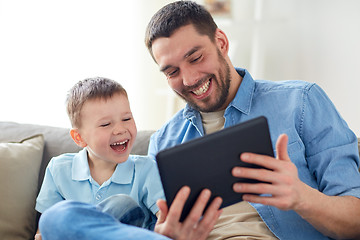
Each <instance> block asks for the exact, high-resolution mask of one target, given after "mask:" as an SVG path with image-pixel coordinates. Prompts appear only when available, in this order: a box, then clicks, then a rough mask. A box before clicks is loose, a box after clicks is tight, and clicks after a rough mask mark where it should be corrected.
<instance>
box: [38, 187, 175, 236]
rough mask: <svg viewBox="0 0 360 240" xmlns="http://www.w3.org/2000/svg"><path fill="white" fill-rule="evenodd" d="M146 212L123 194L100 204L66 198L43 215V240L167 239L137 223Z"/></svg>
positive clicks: (41, 221)
mask: <svg viewBox="0 0 360 240" xmlns="http://www.w3.org/2000/svg"><path fill="white" fill-rule="evenodd" d="M144 216H145V215H144V212H143V210H142V209H141V208H140V206H139V205H138V204H137V203H136V202H135V201H134V200H133V199H132V198H131V197H129V196H127V195H123V194H119V195H114V196H111V197H109V198H107V199H105V200H104V201H103V202H101V203H99V204H98V205H91V204H86V203H81V202H76V201H70V200H66V201H61V202H59V203H57V204H55V205H54V206H52V207H51V208H49V209H48V210H46V211H45V212H44V213H43V214H42V215H41V217H40V222H39V228H40V232H41V235H42V239H43V240H66V239H68V240H74V239H76V240H87V239H89V240H92V239H94V240H99V239H105V240H107V239H109V240H110V239H111V240H115V239H119V240H122V239H124V240H125V239H129V240H132V239H134V240H135V239H156V240H158V239H159V240H165V239H168V238H167V237H164V236H162V235H159V234H157V233H154V232H151V231H149V230H146V229H143V228H139V227H137V226H142V223H143V221H144ZM129 224H130V225H129Z"/></svg>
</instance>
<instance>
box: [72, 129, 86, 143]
mask: <svg viewBox="0 0 360 240" xmlns="http://www.w3.org/2000/svg"><path fill="white" fill-rule="evenodd" d="M70 136H71V138H72V139H73V140H74V142H75V143H76V145H78V146H79V147H86V146H87V144H86V142H84V141H83V139H82V138H81V135H80V133H79V130H78V129H77V128H72V129H71V130H70Z"/></svg>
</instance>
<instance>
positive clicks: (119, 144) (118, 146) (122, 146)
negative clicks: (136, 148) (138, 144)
mask: <svg viewBox="0 0 360 240" xmlns="http://www.w3.org/2000/svg"><path fill="white" fill-rule="evenodd" d="M128 143H129V139H126V140H125V141H122V142H116V143H112V144H110V147H111V148H112V149H113V150H115V151H117V152H122V151H124V150H125V149H126V147H127V145H128Z"/></svg>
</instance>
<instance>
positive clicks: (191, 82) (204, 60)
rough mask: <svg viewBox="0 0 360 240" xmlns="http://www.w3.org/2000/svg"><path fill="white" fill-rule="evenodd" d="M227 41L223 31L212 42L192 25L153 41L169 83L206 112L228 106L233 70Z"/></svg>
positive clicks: (156, 56)
mask: <svg viewBox="0 0 360 240" xmlns="http://www.w3.org/2000/svg"><path fill="white" fill-rule="evenodd" d="M225 40H226V37H225V36H224V35H223V33H222V32H220V31H217V32H216V36H215V42H212V41H211V40H210V38H209V37H208V36H207V35H200V34H199V33H198V32H197V31H196V30H195V28H194V26H193V25H191V24H190V25H186V26H183V27H181V28H179V29H178V30H176V31H175V32H174V33H173V34H172V35H171V36H170V37H160V38H158V39H156V40H155V41H154V42H153V44H152V52H153V54H154V59H155V61H156V62H157V64H158V65H159V67H160V71H162V72H163V73H164V74H165V75H166V77H167V80H168V84H169V86H170V87H171V88H172V89H173V90H174V91H175V92H176V93H177V94H178V95H179V96H180V97H182V98H183V99H184V100H185V101H187V102H188V103H189V104H190V105H192V106H193V107H194V108H195V109H198V110H200V111H203V112H211V111H218V110H221V109H225V107H226V105H227V103H228V101H229V88H230V70H229V65H228V63H227V62H226V60H225V56H227V50H226V49H225V48H223V46H224V43H225Z"/></svg>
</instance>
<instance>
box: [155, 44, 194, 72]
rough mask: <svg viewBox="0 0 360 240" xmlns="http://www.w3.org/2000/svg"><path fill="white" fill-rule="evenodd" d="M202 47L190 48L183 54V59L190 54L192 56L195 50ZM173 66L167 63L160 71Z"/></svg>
mask: <svg viewBox="0 0 360 240" xmlns="http://www.w3.org/2000/svg"><path fill="white" fill-rule="evenodd" d="M199 49H200V46H195V47H193V48H192V49H190V50H189V51H187V52H186V53H185V54H184V56H183V59H186V58H188V57H189V56H191V55H192V54H193V53H194V52H196V51H198V50H199ZM171 67H173V66H172V65H170V64H169V65H166V66H164V67H161V68H160V72H165V71H166V70H167V69H169V68H171Z"/></svg>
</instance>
